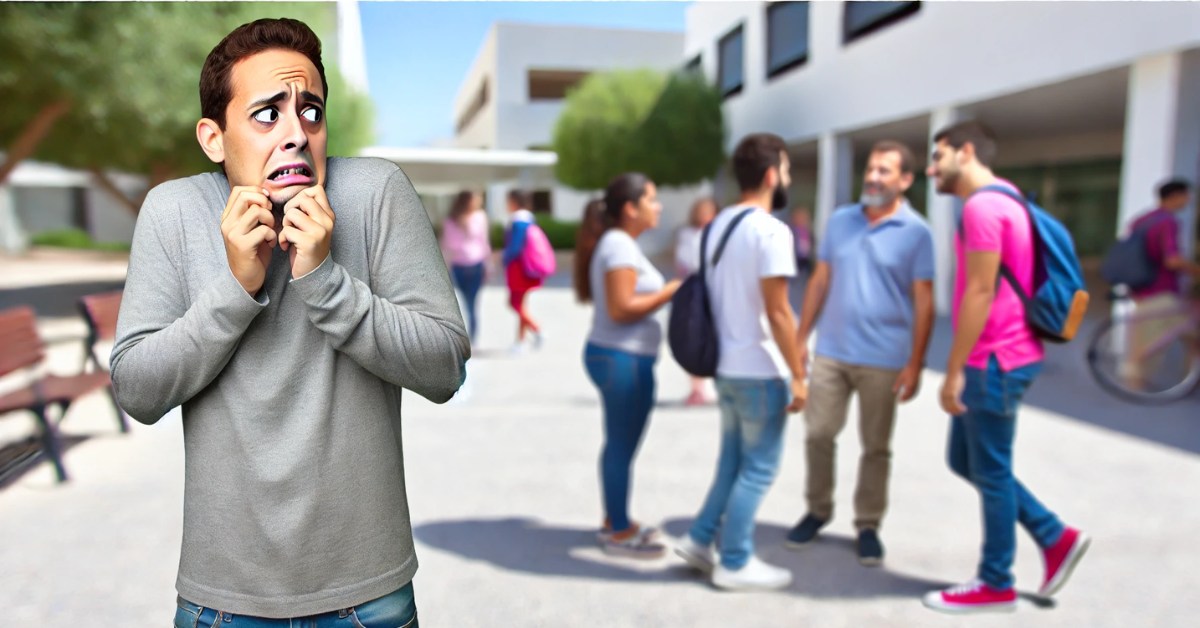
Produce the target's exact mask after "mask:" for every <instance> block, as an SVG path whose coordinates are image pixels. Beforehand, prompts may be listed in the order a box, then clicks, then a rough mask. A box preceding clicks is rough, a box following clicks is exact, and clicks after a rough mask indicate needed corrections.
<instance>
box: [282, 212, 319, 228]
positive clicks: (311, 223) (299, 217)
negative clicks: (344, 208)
mask: <svg viewBox="0 0 1200 628" xmlns="http://www.w3.org/2000/svg"><path fill="white" fill-rule="evenodd" d="M283 226H284V227H292V228H296V229H299V230H300V231H303V232H305V233H316V232H318V231H324V230H325V227H324V226H322V225H320V224H318V223H317V222H316V221H315V220H313V219H312V216H310V215H308V214H306V213H305V212H304V210H303V209H301V208H299V207H293V208H292V209H290V210H288V211H287V213H285V214H284V215H283Z"/></svg>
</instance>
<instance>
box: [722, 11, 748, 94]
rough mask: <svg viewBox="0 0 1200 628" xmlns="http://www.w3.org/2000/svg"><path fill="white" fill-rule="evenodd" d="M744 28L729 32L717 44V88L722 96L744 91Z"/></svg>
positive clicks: (739, 27)
mask: <svg viewBox="0 0 1200 628" xmlns="http://www.w3.org/2000/svg"><path fill="white" fill-rule="evenodd" d="M742 60H743V54H742V26H741V25H740V24H739V25H738V27H737V28H735V29H733V30H732V31H730V32H729V34H727V35H725V36H724V37H722V38H721V41H720V42H719V43H718V44H717V88H718V89H720V90H721V95H722V96H726V97H728V96H732V95H734V94H736V93H738V92H740V91H742Z"/></svg>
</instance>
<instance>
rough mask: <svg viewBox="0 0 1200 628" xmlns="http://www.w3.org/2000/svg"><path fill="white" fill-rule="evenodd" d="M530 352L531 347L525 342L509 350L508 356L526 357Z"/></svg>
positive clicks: (514, 345)
mask: <svg viewBox="0 0 1200 628" xmlns="http://www.w3.org/2000/svg"><path fill="white" fill-rule="evenodd" d="M528 352H529V347H528V346H527V345H526V344H525V343H523V342H518V343H515V344H513V346H512V348H511V349H509V350H508V354H509V355H511V356H519V355H525V354H526V353H528Z"/></svg>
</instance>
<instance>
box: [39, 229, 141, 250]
mask: <svg viewBox="0 0 1200 628" xmlns="http://www.w3.org/2000/svg"><path fill="white" fill-rule="evenodd" d="M30 240H31V241H32V242H33V244H34V245H35V246H55V247H59V248H64V249H87V250H92V251H129V245H128V244H126V243H124V242H96V241H94V240H92V237H91V236H90V235H88V233H87V232H86V231H83V230H82V229H59V230H55V231H43V232H42V233H39V234H36V235H34V236H33V237H32V238H30Z"/></svg>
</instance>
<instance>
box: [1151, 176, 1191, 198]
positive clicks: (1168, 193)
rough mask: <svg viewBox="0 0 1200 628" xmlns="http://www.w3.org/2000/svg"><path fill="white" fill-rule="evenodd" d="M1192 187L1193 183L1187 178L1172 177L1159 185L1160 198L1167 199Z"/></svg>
mask: <svg viewBox="0 0 1200 628" xmlns="http://www.w3.org/2000/svg"><path fill="white" fill-rule="evenodd" d="M1191 189H1192V184H1191V182H1190V181H1188V180H1187V179H1171V180H1170V181H1167V182H1166V183H1163V184H1162V185H1160V186H1158V200H1160V201H1165V200H1167V199H1168V198H1171V197H1172V196H1174V195H1176V194H1179V193H1186V192H1188V191H1189V190H1191Z"/></svg>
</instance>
